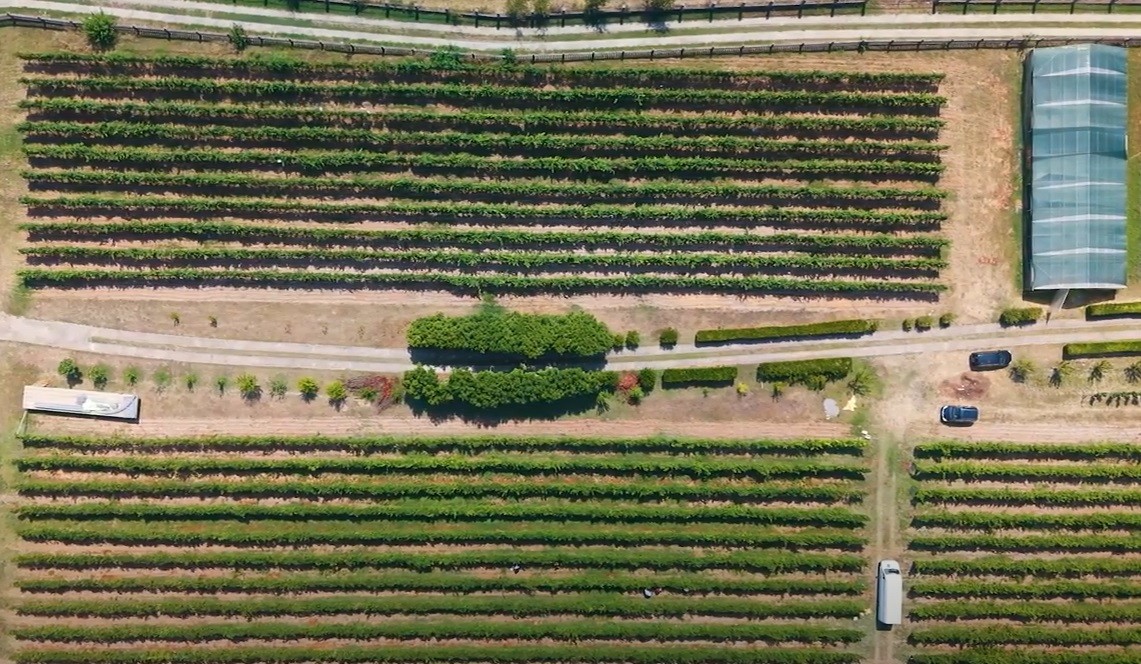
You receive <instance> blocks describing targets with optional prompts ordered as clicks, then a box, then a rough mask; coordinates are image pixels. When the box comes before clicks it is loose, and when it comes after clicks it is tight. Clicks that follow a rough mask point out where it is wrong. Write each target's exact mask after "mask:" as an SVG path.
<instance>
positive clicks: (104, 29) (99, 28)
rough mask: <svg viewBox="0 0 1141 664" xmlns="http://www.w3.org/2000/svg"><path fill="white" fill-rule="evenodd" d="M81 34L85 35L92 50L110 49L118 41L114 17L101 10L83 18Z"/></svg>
mask: <svg viewBox="0 0 1141 664" xmlns="http://www.w3.org/2000/svg"><path fill="white" fill-rule="evenodd" d="M83 34H84V35H86V36H87V44H88V45H89V46H91V49H92V50H94V51H110V50H111V49H113V48H115V44H118V43H119V32H118V31H117V30H116V24H115V17H114V16H109V15H107V14H105V13H103V12H102V11H100V12H99V13H98V14H91V15H89V16H88V17H87V18H85V19H83Z"/></svg>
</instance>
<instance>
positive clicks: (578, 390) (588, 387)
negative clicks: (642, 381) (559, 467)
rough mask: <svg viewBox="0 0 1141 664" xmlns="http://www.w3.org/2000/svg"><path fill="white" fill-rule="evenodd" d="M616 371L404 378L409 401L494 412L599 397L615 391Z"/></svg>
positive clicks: (418, 371)
mask: <svg viewBox="0 0 1141 664" xmlns="http://www.w3.org/2000/svg"><path fill="white" fill-rule="evenodd" d="M617 379H618V374H617V373H615V372H613V371H586V370H583V369H578V368H573V369H543V370H540V371H526V370H524V369H515V370H513V371H471V370H469V369H456V370H455V371H453V372H452V373H451V375H450V376H448V378H447V379H445V380H443V381H441V380H440V378H439V376H437V375H436V372H435V371H432V370H431V369H427V368H425V367H417V368H415V369H413V370H411V371H408V372H406V373H405V374H404V389H405V395H406V396H407V398H410V399H413V400H416V401H421V402H423V403H425V404H427V405H428V406H432V407H440V406H448V405H460V406H468V407H471V408H482V409H495V408H507V407H517V406H527V405H542V404H556V403H559V402H561V401H565V400H567V399H574V398H577V397H591V396H596V395H598V394H600V393H602V392H605V391H611V390H613V389H614V387H615V383H616V382H617Z"/></svg>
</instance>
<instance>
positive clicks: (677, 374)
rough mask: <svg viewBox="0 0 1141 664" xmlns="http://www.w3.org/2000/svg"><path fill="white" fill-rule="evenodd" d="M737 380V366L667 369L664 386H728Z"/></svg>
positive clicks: (663, 377)
mask: <svg viewBox="0 0 1141 664" xmlns="http://www.w3.org/2000/svg"><path fill="white" fill-rule="evenodd" d="M735 380H737V367H702V368H696V369H665V370H663V371H662V387H664V388H669V387H693V386H698V385H704V386H707V387H726V386H729V385H732V384H733V381H735Z"/></svg>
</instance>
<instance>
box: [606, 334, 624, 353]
mask: <svg viewBox="0 0 1141 664" xmlns="http://www.w3.org/2000/svg"><path fill="white" fill-rule="evenodd" d="M610 346H611V348H613V349H614V350H622V349H623V348H625V347H626V337H625V336H624V335H622V334H615V335H614V339H613V340H612V341H611V342H610Z"/></svg>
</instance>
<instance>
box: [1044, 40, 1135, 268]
mask: <svg viewBox="0 0 1141 664" xmlns="http://www.w3.org/2000/svg"><path fill="white" fill-rule="evenodd" d="M1125 76H1126V74H1125V49H1123V48H1118V47H1115V46H1102V45H1097V44H1084V45H1080V46H1061V47H1056V48H1038V49H1034V50H1033V51H1032V52H1031V53H1030V56H1029V57H1028V58H1027V62H1026V72H1025V86H1026V90H1025V106H1026V122H1025V132H1026V133H1025V138H1026V146H1027V166H1028V168H1029V170H1028V172H1026V173H1025V176H1026V177H1025V182H1026V186H1027V190H1028V194H1029V195H1028V197H1027V204H1026V208H1027V209H1026V218H1027V219H1028V222H1029V229H1028V233H1027V237H1028V245H1027V252H1028V261H1027V265H1028V269H1027V273H1026V275H1025V277H1026V279H1025V281H1026V285H1027V287H1028V288H1029V289H1030V290H1055V289H1069V288H1099V289H1116V288H1123V287H1125V272H1126V268H1125V263H1126V256H1125V238H1126V233H1125V206H1126V203H1125V198H1126V195H1125V190H1126V187H1125V162H1126V135H1125V127H1126V120H1127V115H1126V78H1125Z"/></svg>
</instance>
